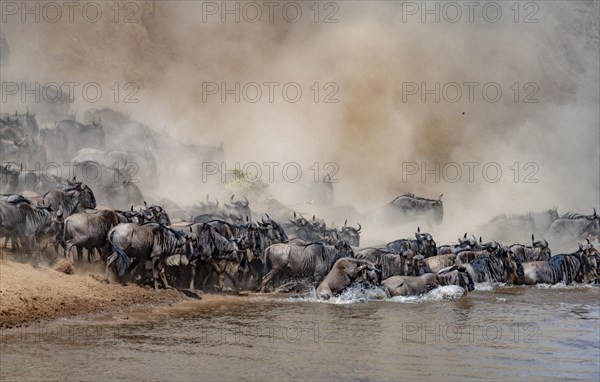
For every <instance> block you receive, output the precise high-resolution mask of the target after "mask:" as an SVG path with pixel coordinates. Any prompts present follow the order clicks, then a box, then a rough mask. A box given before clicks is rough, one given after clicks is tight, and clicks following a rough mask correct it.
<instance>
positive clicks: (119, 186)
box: [72, 161, 144, 209]
mask: <svg viewBox="0 0 600 382" xmlns="http://www.w3.org/2000/svg"><path fill="white" fill-rule="evenodd" d="M72 171H73V174H75V176H76V177H77V178H78V179H87V180H88V184H90V185H92V187H94V195H95V197H96V199H97V201H98V203H99V204H101V205H110V206H112V207H113V208H118V209H127V208H128V207H129V206H130V205H132V204H133V205H138V204H141V203H142V202H143V200H144V196H143V194H142V191H141V190H140V189H139V187H138V186H137V185H136V182H137V180H136V179H134V178H135V174H126V173H125V172H123V171H121V170H120V169H119V168H114V167H106V166H104V165H102V164H100V163H98V162H94V161H83V162H76V163H75V164H74V165H73V167H72Z"/></svg>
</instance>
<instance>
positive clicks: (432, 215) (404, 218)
mask: <svg viewBox="0 0 600 382" xmlns="http://www.w3.org/2000/svg"><path fill="white" fill-rule="evenodd" d="M442 195H443V194H442ZM442 195H440V196H439V198H438V199H437V200H436V199H426V198H422V197H419V196H415V195H414V194H404V195H401V196H398V197H397V198H396V199H394V200H392V201H391V202H390V203H389V204H388V205H387V206H385V207H384V208H385V213H386V217H387V219H389V220H392V221H397V220H399V221H400V222H409V221H413V220H415V219H418V218H423V217H424V218H426V219H427V220H433V221H434V222H435V223H436V224H438V225H439V224H442V221H443V220H444V206H443V203H442Z"/></svg>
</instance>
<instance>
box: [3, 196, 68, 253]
mask: <svg viewBox="0 0 600 382" xmlns="http://www.w3.org/2000/svg"><path fill="white" fill-rule="evenodd" d="M62 218H63V212H62V210H60V209H59V210H56V211H53V209H52V208H51V207H50V206H40V205H38V206H34V205H32V204H31V202H29V201H28V200H26V199H24V198H18V199H15V200H14V201H12V202H11V201H0V237H11V238H15V239H18V240H19V242H20V243H22V244H23V247H24V250H25V254H26V255H27V256H29V255H33V256H34V257H33V261H34V263H35V262H36V261H37V260H36V259H35V251H34V250H35V240H36V236H41V235H46V236H49V235H51V232H50V231H51V230H49V229H50V228H51V226H52V224H53V223H56V224H62ZM52 231H56V230H52ZM54 233H55V234H56V233H58V232H54Z"/></svg>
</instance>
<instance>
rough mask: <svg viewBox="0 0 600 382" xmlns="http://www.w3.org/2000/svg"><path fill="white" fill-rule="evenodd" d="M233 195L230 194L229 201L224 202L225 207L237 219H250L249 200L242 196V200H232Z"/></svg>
mask: <svg viewBox="0 0 600 382" xmlns="http://www.w3.org/2000/svg"><path fill="white" fill-rule="evenodd" d="M234 197H235V195H233V194H232V195H231V198H229V203H225V208H227V210H228V211H229V213H230V214H231V215H234V216H237V217H238V219H239V220H241V221H244V219H246V217H248V219H250V220H252V211H251V210H250V207H249V205H250V202H249V201H248V199H247V198H246V197H245V196H244V200H238V201H234V200H233V198H234Z"/></svg>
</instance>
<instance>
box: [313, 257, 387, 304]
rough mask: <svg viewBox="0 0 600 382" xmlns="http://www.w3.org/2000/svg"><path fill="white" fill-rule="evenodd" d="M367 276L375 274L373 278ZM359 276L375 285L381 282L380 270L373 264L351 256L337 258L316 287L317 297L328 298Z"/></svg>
mask: <svg viewBox="0 0 600 382" xmlns="http://www.w3.org/2000/svg"><path fill="white" fill-rule="evenodd" d="M369 271H370V272H369ZM369 276H375V279H370V277H369ZM359 277H362V278H363V279H364V281H367V282H369V283H372V284H373V285H376V286H377V285H380V284H381V271H379V270H378V269H377V268H376V267H375V264H373V263H371V262H369V261H365V260H358V259H351V258H342V259H339V260H338V261H336V262H335V264H333V267H332V268H331V271H329V273H328V274H327V276H325V278H324V279H323V281H322V282H321V283H320V284H319V286H318V287H317V290H316V293H317V298H318V299H321V300H329V299H330V298H331V297H333V296H337V295H339V294H340V293H342V292H343V291H344V290H345V289H346V288H348V287H349V286H350V285H352V283H353V282H354V281H355V280H356V279H357V278H359Z"/></svg>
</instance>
